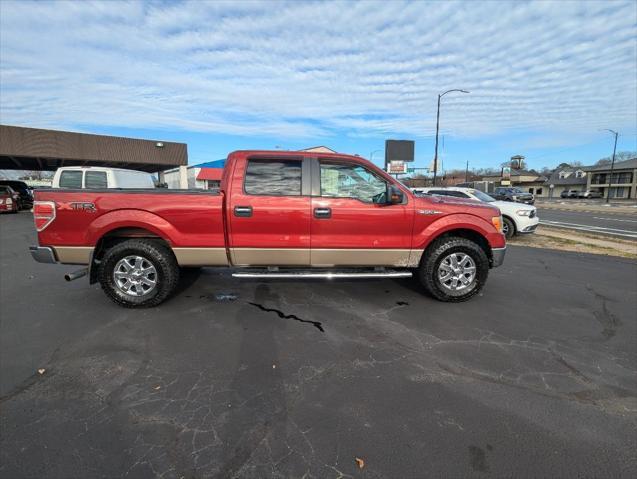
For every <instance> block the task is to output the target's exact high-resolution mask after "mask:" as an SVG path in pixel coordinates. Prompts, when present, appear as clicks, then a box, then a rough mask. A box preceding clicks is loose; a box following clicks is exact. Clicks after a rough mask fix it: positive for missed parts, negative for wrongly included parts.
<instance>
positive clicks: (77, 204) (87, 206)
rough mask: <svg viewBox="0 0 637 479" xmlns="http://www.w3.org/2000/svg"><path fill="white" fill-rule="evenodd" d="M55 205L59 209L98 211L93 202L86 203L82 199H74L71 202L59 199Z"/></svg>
mask: <svg viewBox="0 0 637 479" xmlns="http://www.w3.org/2000/svg"><path fill="white" fill-rule="evenodd" d="M55 206H56V207H57V209H58V210H74V211H88V212H89V213H95V211H97V210H96V209H95V205H94V204H93V203H84V202H81V201H73V202H71V203H62V202H60V201H57V202H56V203H55Z"/></svg>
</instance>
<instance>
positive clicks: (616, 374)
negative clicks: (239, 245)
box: [0, 213, 637, 479]
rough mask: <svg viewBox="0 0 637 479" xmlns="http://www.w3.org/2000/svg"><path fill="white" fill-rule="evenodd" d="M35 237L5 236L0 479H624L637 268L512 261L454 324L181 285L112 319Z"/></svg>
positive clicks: (263, 284)
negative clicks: (33, 248) (151, 304)
mask: <svg viewBox="0 0 637 479" xmlns="http://www.w3.org/2000/svg"><path fill="white" fill-rule="evenodd" d="M34 237H35V233H34V231H33V227H32V222H31V215H30V214H29V213H21V214H20V215H17V216H8V215H7V216H2V217H0V301H1V305H2V306H1V311H0V312H1V323H0V328H1V334H0V372H1V375H0V379H1V399H0V408H1V411H2V414H1V416H0V477H2V478H11V479H13V478H17V477H38V478H47V477H49V478H86V477H127V478H146V477H148V478H150V477H165V478H171V477H175V478H181V477H183V478H199V477H224V478H225V477H254V478H263V477H317V478H324V477H350V476H351V477H391V478H398V477H400V478H410V477H504V476H507V477H512V476H514V477H635V476H637V453H636V452H635V451H637V437H636V434H635V431H636V430H637V347H636V345H637V344H636V343H637V317H636V316H637V315H636V311H637V263H636V262H634V261H631V260H626V259H621V258H609V257H602V256H593V255H585V254H577V253H565V252H558V251H549V250H542V249H534V248H523V247H510V248H509V251H508V253H507V258H506V261H505V264H504V265H503V266H502V267H500V268H498V269H496V270H493V271H492V272H491V275H490V278H489V281H488V284H487V286H486V288H485V290H484V292H483V294H481V295H480V296H478V297H476V298H474V299H473V300H472V301H470V302H467V303H462V304H444V303H439V302H436V301H434V300H432V299H430V298H428V297H427V296H424V295H422V294H421V292H420V288H419V287H418V286H417V285H416V284H415V283H414V282H413V281H411V280H381V281H360V280H359V281H351V282H350V281H331V282H318V281H312V282H302V281H287V280H285V281H283V280H279V281H272V280H270V281H262V280H261V281H259V280H254V281H248V280H237V279H233V278H232V277H231V276H229V275H228V274H227V273H226V272H218V271H216V270H202V271H199V272H198V271H189V272H187V273H186V275H185V278H184V281H183V282H182V285H181V288H180V291H179V292H178V294H177V295H176V296H175V297H174V298H172V299H171V300H169V301H168V302H166V303H165V304H163V305H161V306H160V307H157V308H155V309H150V310H126V309H122V308H119V307H117V306H115V305H114V304H112V303H111V302H110V301H109V300H108V299H107V298H106V297H105V296H104V295H103V294H102V292H101V291H100V289H99V286H98V285H93V286H89V285H88V284H87V282H86V281H85V280H78V281H75V282H72V283H65V282H64V281H63V279H62V275H63V273H64V272H67V271H70V270H73V269H74V268H73V267H64V266H56V265H44V264H37V263H35V262H33V261H32V260H31V258H30V257H29V253H28V251H27V247H28V245H29V244H32V243H33V242H34ZM38 370H40V371H38ZM357 459H358V461H357Z"/></svg>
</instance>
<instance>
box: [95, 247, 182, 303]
mask: <svg viewBox="0 0 637 479" xmlns="http://www.w3.org/2000/svg"><path fill="white" fill-rule="evenodd" d="M98 277H99V281H100V284H101V285H102V289H103V290H104V292H105V293H106V295H107V296H108V297H109V298H111V300H113V301H114V302H115V303H117V304H119V305H120V306H124V307H127V308H143V307H151V306H157V305H158V304H160V303H162V302H163V301H164V300H165V299H166V298H168V296H170V294H171V293H172V292H173V291H174V289H175V287H176V286H177V283H178V281H179V266H178V265H177V260H176V259H175V256H174V254H173V253H172V251H171V250H170V249H169V248H168V247H167V246H166V245H164V244H162V243H160V242H157V241H153V240H126V241H123V242H122V243H118V244H116V245H115V246H113V247H112V248H110V249H109V250H107V251H106V253H105V254H104V257H103V259H102V261H101V263H100V266H99V271H98Z"/></svg>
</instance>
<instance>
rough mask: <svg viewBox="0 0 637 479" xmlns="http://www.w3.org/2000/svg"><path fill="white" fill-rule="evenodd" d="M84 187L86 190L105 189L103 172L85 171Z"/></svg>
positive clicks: (104, 174)
mask: <svg viewBox="0 0 637 479" xmlns="http://www.w3.org/2000/svg"><path fill="white" fill-rule="evenodd" d="M84 185H85V186H86V187H87V188H106V187H107V183H106V172H105V171H87V172H86V176H85V177H84Z"/></svg>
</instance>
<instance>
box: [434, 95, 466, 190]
mask: <svg viewBox="0 0 637 479" xmlns="http://www.w3.org/2000/svg"><path fill="white" fill-rule="evenodd" d="M453 91H457V92H461V93H469V92H468V91H466V90H447V91H446V92H444V93H441V94H438V110H437V113H436V151H435V153H434V180H433V186H436V173H437V172H438V133H439V131H440V99H441V98H442V97H443V96H445V95H446V94H447V93H451V92H453Z"/></svg>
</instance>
